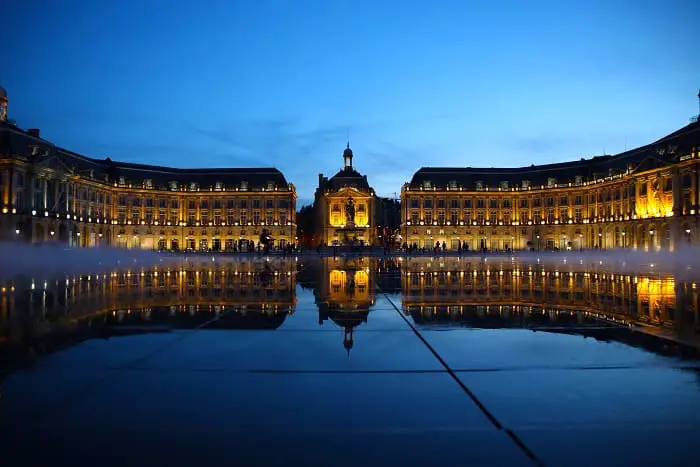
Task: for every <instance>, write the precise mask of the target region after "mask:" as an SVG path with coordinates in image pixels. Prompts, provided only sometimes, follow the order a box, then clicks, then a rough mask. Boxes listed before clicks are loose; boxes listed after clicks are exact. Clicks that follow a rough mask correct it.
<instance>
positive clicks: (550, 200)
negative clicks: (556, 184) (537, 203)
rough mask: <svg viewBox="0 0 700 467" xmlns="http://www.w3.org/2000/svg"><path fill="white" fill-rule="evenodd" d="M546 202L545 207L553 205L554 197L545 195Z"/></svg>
mask: <svg viewBox="0 0 700 467" xmlns="http://www.w3.org/2000/svg"><path fill="white" fill-rule="evenodd" d="M546 203H547V207H548V208H549V207H552V206H554V198H553V197H551V196H548V197H547V200H546Z"/></svg>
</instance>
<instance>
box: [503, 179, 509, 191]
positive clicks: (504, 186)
mask: <svg viewBox="0 0 700 467" xmlns="http://www.w3.org/2000/svg"><path fill="white" fill-rule="evenodd" d="M507 189H508V182H507V181H504V182H501V190H507Z"/></svg>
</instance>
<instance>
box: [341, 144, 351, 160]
mask: <svg viewBox="0 0 700 467" xmlns="http://www.w3.org/2000/svg"><path fill="white" fill-rule="evenodd" d="M343 157H352V149H350V143H348V146H347V147H346V148H345V151H343Z"/></svg>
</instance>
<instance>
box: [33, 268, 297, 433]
mask: <svg viewBox="0 0 700 467" xmlns="http://www.w3.org/2000/svg"><path fill="white" fill-rule="evenodd" d="M307 267H308V264H307V265H304V266H302V267H301V268H300V269H299V270H297V271H294V274H295V275H296V274H298V273H299V272H301V271H302V270H304V269H306V268H307ZM229 313H231V311H226V312H224V313H221V314H220V315H219V316H216V317H214V318H212V319H210V320H208V321H206V322H204V323H202V324H200V325H199V326H197V327H195V328H194V329H192V330H191V331H190V332H187V333H183V334H182V336H180V337H178V338H176V339H173V340H172V341H170V342H166V343H165V344H163V345H161V346H159V347H157V348H156V349H154V350H153V351H151V352H149V353H147V354H146V355H142V356H140V357H137V358H135V359H133V360H130V361H128V362H127V363H125V364H124V365H118V366H116V367H115V368H114V369H113V370H110V371H111V372H110V373H108V374H107V375H105V376H103V377H102V378H98V379H97V380H95V381H93V382H91V383H89V384H87V385H86V386H83V387H82V388H80V389H77V390H75V391H72V392H70V393H68V394H66V395H65V396H63V397H61V398H59V400H58V401H57V402H55V403H54V404H52V405H51V406H49V407H48V408H46V409H45V410H43V411H42V412H41V413H40V414H39V415H37V416H36V417H35V418H34V420H31V421H30V422H29V425H30V426H32V425H34V426H36V425H39V424H41V423H42V422H44V421H45V420H46V419H47V418H48V417H49V416H51V415H52V414H53V413H54V412H55V411H56V410H58V409H62V408H65V407H66V406H67V405H68V404H71V403H74V402H75V401H76V400H77V399H79V398H80V396H82V395H84V394H86V393H87V392H89V391H91V390H93V389H95V388H96V387H98V386H100V385H102V384H104V383H106V382H107V381H110V380H112V379H114V378H116V377H118V376H119V375H121V374H123V373H124V372H126V371H129V370H132V369H135V368H137V366H138V364H139V363H141V362H144V361H146V360H148V359H149V358H151V357H153V356H154V355H156V354H158V353H159V352H162V351H163V350H165V349H167V348H169V347H171V346H173V345H175V344H177V343H179V342H181V341H182V340H184V339H186V338H187V337H189V336H191V335H192V334H193V333H194V332H197V331H200V330H201V329H203V328H205V327H207V326H209V325H210V324H211V323H214V322H216V321H218V320H219V319H221V318H223V317H225V316H227V315H228V314H229ZM107 369H108V370H109V367H108V368H107Z"/></svg>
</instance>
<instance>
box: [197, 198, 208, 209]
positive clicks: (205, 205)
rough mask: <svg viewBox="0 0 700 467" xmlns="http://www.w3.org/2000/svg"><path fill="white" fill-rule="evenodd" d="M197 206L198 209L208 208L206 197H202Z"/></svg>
mask: <svg viewBox="0 0 700 467" xmlns="http://www.w3.org/2000/svg"><path fill="white" fill-rule="evenodd" d="M199 208H200V209H209V201H207V200H206V199H203V200H202V201H201V202H200V203H199Z"/></svg>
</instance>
